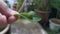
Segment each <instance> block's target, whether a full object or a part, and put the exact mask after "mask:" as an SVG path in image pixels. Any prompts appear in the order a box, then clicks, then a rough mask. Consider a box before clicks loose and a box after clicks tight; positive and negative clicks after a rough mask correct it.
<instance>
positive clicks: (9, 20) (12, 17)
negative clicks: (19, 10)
mask: <svg viewBox="0 0 60 34" xmlns="http://www.w3.org/2000/svg"><path fill="white" fill-rule="evenodd" d="M16 20H17V18H16V17H15V16H10V17H9V18H8V23H9V24H11V23H13V22H15V21H16Z"/></svg>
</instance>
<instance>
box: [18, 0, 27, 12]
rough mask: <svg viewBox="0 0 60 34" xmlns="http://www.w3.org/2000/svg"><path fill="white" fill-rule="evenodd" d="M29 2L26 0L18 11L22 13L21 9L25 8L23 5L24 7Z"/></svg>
mask: <svg viewBox="0 0 60 34" xmlns="http://www.w3.org/2000/svg"><path fill="white" fill-rule="evenodd" d="M26 2H27V0H24V2H23V4H22V6H21V8H20V9H19V10H18V12H19V13H20V12H21V10H22V9H23V7H24V4H25V3H26Z"/></svg>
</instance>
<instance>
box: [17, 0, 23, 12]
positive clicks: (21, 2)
mask: <svg viewBox="0 0 60 34" xmlns="http://www.w3.org/2000/svg"><path fill="white" fill-rule="evenodd" d="M23 1H24V0H17V8H16V10H17V11H18V10H19V9H20V7H21V6H22V4H23Z"/></svg>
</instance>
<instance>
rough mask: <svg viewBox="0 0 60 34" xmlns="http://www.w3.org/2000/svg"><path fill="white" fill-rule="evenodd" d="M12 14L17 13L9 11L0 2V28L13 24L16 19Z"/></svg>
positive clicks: (0, 1) (5, 5)
mask: <svg viewBox="0 0 60 34" xmlns="http://www.w3.org/2000/svg"><path fill="white" fill-rule="evenodd" d="M14 14H19V13H18V12H17V11H14V10H12V9H10V8H9V7H8V6H7V4H6V3H5V2H4V1H3V0H0V26H1V27H3V26H4V25H6V24H11V23H13V22H15V21H16V20H17V19H18V17H16V16H14Z"/></svg>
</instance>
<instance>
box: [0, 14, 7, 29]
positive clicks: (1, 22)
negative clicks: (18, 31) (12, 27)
mask: <svg viewBox="0 0 60 34" xmlns="http://www.w3.org/2000/svg"><path fill="white" fill-rule="evenodd" d="M6 26H7V19H6V16H4V15H2V14H1V13H0V28H1V29H2V28H4V27H6Z"/></svg>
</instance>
